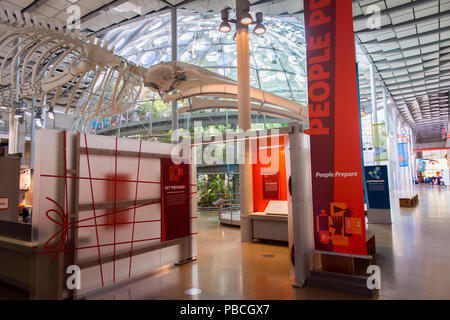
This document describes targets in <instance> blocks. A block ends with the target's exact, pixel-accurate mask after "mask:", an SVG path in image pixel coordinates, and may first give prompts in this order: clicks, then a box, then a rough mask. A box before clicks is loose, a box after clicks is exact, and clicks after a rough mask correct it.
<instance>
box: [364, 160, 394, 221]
mask: <svg viewBox="0 0 450 320" xmlns="http://www.w3.org/2000/svg"><path fill="white" fill-rule="evenodd" d="M364 175H365V183H366V190H367V198H368V202H369V203H368V206H367V220H368V222H369V223H375V224H392V220H391V197H390V191H389V174H388V166H387V165H378V166H366V167H364Z"/></svg>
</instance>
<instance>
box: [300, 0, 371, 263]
mask: <svg viewBox="0 0 450 320" xmlns="http://www.w3.org/2000/svg"><path fill="white" fill-rule="evenodd" d="M304 8H305V32H306V47H307V67H308V97H309V99H308V100H309V124H310V128H309V131H308V132H307V133H309V134H310V136H311V170H312V193H313V207H314V208H313V210H314V235H315V236H314V240H315V247H316V249H317V250H321V251H332V252H337V253H348V254H357V255H367V248H366V235H365V213H364V189H363V176H362V174H363V171H362V158H361V149H362V148H361V138H360V120H359V107H358V91H357V82H356V81H357V76H356V67H355V66H356V59H355V40H354V32H353V17H352V1H351V0H304Z"/></svg>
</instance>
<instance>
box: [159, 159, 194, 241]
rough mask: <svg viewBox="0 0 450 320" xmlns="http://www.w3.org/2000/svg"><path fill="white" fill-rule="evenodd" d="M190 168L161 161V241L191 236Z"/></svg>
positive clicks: (186, 165) (165, 160)
mask: <svg viewBox="0 0 450 320" xmlns="http://www.w3.org/2000/svg"><path fill="white" fill-rule="evenodd" d="M189 181H190V168H189V165H188V164H184V163H182V164H179V165H178V164H175V163H173V162H172V160H171V159H161V241H162V242H164V241H169V240H173V239H178V238H182V237H186V236H189V235H190V233H191V230H190V210H191V204H190V195H189Z"/></svg>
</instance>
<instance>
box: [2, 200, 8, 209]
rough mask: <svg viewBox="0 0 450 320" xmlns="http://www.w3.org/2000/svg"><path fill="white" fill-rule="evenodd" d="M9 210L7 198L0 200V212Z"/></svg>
mask: <svg viewBox="0 0 450 320" xmlns="http://www.w3.org/2000/svg"><path fill="white" fill-rule="evenodd" d="M8 209H9V198H0V210H8Z"/></svg>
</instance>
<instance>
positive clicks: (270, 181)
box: [262, 172, 280, 200]
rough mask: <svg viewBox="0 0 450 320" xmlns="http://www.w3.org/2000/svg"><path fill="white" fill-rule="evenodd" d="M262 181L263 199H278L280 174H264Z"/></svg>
mask: <svg viewBox="0 0 450 320" xmlns="http://www.w3.org/2000/svg"><path fill="white" fill-rule="evenodd" d="M262 179H263V198H264V199H275V200H278V199H279V198H280V173H279V172H277V173H275V174H272V175H267V174H264V175H262Z"/></svg>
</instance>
